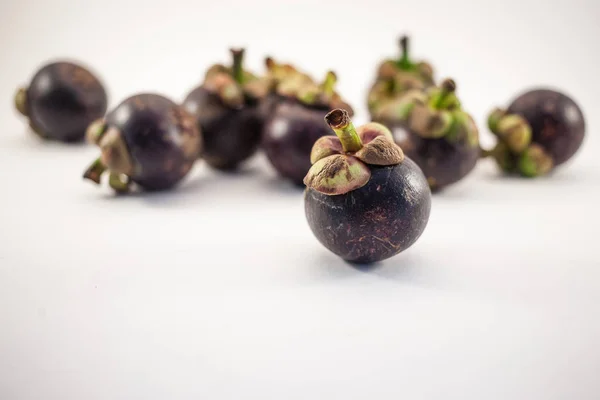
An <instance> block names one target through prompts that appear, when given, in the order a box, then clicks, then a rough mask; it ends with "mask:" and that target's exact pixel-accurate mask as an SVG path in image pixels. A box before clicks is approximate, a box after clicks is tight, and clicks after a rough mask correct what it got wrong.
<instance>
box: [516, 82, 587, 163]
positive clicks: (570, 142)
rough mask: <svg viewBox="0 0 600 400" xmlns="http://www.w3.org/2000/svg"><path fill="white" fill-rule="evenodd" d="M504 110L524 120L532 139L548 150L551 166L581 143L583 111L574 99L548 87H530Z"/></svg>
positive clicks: (565, 157) (567, 155)
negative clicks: (534, 88)
mask: <svg viewBox="0 0 600 400" xmlns="http://www.w3.org/2000/svg"><path fill="white" fill-rule="evenodd" d="M507 111H508V112H509V113H511V114H518V115H521V116H522V117H523V118H525V119H526V120H527V122H528V123H529V125H530V126H531V133H532V141H533V142H535V143H538V144H540V145H541V146H542V147H544V148H545V149H546V150H547V151H548V152H549V153H550V155H551V156H552V159H553V160H554V166H557V165H560V164H562V163H564V162H565V161H567V160H569V159H570V158H571V157H572V156H573V155H574V154H575V153H576V152H577V150H578V149H579V147H580V146H581V144H582V142H583V138H584V136H585V120H584V117H583V113H582V112H581V109H580V108H579V106H578V105H577V103H575V101H573V99H571V98H570V97H568V96H566V95H564V94H562V93H559V92H556V91H554V90H549V89H536V90H531V91H529V92H526V93H523V94H522V95H520V96H519V97H517V98H516V99H515V100H514V101H513V102H512V103H511V104H510V106H509V107H508V110H507Z"/></svg>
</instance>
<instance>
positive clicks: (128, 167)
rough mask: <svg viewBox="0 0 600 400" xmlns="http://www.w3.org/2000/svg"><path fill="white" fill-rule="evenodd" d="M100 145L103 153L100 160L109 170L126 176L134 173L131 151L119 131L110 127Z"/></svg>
mask: <svg viewBox="0 0 600 400" xmlns="http://www.w3.org/2000/svg"><path fill="white" fill-rule="evenodd" d="M98 145H99V146H100V150H101V152H102V154H101V157H100V159H101V160H102V164H104V165H105V166H106V168H107V169H109V170H110V171H111V172H116V173H119V174H125V175H131V174H132V173H133V172H134V170H133V168H134V166H133V161H132V159H131V156H130V154H129V149H128V148H127V144H126V143H125V140H123V136H122V135H121V132H120V131H119V130H118V129H116V128H112V127H109V128H108V129H107V130H106V132H105V133H104V136H102V139H101V140H100V143H99V144H98Z"/></svg>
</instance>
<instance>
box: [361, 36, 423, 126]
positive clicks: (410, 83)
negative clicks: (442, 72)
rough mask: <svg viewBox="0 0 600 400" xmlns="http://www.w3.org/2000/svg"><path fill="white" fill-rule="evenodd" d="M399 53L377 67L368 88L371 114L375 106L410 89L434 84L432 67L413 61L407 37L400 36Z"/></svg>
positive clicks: (368, 103)
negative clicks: (396, 56)
mask: <svg viewBox="0 0 600 400" xmlns="http://www.w3.org/2000/svg"><path fill="white" fill-rule="evenodd" d="M399 43H400V49H401V54H400V57H399V58H397V59H388V60H384V61H383V62H382V63H381V64H379V67H378V68H377V75H376V77H375V82H374V83H373V85H372V86H371V89H370V90H369V94H368V98H367V106H368V108H369V112H370V113H371V116H373V114H374V113H375V112H376V111H377V108H378V107H380V106H381V105H382V104H384V103H386V102H387V101H389V100H392V99H394V98H396V97H398V96H399V95H401V94H403V93H404V92H406V91H408V90H411V89H420V90H425V89H427V88H429V87H431V86H433V85H434V78H433V68H432V67H431V65H430V64H429V63H427V62H424V61H421V62H414V61H412V60H411V58H410V54H409V38H408V36H402V37H401V38H400V41H399Z"/></svg>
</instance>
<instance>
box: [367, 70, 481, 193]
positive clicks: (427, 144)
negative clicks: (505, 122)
mask: <svg viewBox="0 0 600 400" xmlns="http://www.w3.org/2000/svg"><path fill="white" fill-rule="evenodd" d="M455 90H456V84H455V82H454V81H453V80H451V79H446V80H444V81H443V82H442V84H441V85H440V87H432V88H429V89H427V90H426V91H424V92H423V91H420V90H411V91H409V92H407V93H405V94H404V95H402V96H400V97H399V98H398V99H396V100H393V101H390V102H388V103H386V104H385V105H384V106H383V107H381V108H380V109H379V110H378V111H377V113H376V115H375V117H374V120H375V121H378V122H381V123H382V124H384V125H385V126H387V127H388V128H390V130H391V131H392V133H393V135H394V139H395V140H396V143H398V144H399V145H400V147H402V150H404V153H405V154H406V155H407V156H408V157H409V158H411V159H412V160H414V161H415V163H417V165H418V166H419V167H421V169H422V170H423V173H424V174H425V176H426V177H427V181H428V182H429V186H430V187H431V189H432V190H440V189H442V188H444V187H446V186H448V185H451V184H453V183H456V182H458V181H460V180H461V179H463V178H464V177H465V176H467V175H468V174H469V172H471V171H472V170H473V169H474V168H475V165H476V164H477V161H478V160H479V155H480V149H479V131H478V129H477V125H475V122H474V121H473V118H472V117H471V116H470V115H469V114H467V113H466V112H465V111H464V110H463V109H462V108H461V105H460V101H459V100H458V98H457V97H456V94H455Z"/></svg>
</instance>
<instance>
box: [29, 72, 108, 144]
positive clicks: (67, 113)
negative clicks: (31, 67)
mask: <svg viewBox="0 0 600 400" xmlns="http://www.w3.org/2000/svg"><path fill="white" fill-rule="evenodd" d="M106 107H107V95H106V91H105V90H104V87H103V86H102V83H101V82H100V81H99V80H98V78H96V77H95V76H94V75H93V74H92V73H91V72H90V71H88V70H87V69H85V68H83V67H81V66H79V65H76V64H72V63H68V62H57V63H53V64H49V65H46V66H44V67H43V68H42V69H40V70H39V71H38V72H37V73H36V74H35V76H34V77H33V79H32V80H31V83H30V84H29V87H28V88H27V89H26V96H25V106H24V111H25V113H26V115H27V116H28V117H29V119H30V124H31V126H32V128H33V129H34V130H35V131H36V132H37V133H38V134H39V135H40V136H42V137H44V138H49V139H55V140H59V141H64V142H74V141H79V140H82V139H83V138H84V136H85V130H86V128H87V127H88V125H89V124H90V123H91V122H92V121H94V120H96V119H98V118H100V117H102V116H104V113H105V112H106Z"/></svg>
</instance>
